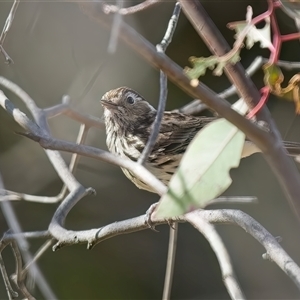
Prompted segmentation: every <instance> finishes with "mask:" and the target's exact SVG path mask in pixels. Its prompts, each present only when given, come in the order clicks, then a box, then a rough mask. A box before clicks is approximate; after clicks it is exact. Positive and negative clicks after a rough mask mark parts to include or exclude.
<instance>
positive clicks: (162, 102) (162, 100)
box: [138, 3, 181, 165]
mask: <svg viewBox="0 0 300 300" xmlns="http://www.w3.org/2000/svg"><path fill="white" fill-rule="evenodd" d="M180 11H181V8H180V5H179V3H176V4H175V8H174V11H173V14H172V17H171V19H170V21H169V24H168V27H167V30H166V33H165V36H164V37H163V39H162V41H161V43H160V44H159V45H157V46H156V49H157V52H158V53H165V51H166V49H167V47H168V46H169V44H170V43H171V41H172V37H173V35H174V32H175V29H176V26H177V22H178V19H179V15H180ZM167 95H168V89H167V76H166V75H165V73H164V72H163V71H160V95H159V102H158V109H157V114H156V117H155V120H154V123H153V125H152V126H153V128H152V130H151V133H150V136H149V139H148V141H147V144H146V146H145V148H144V150H143V152H142V154H141V156H140V158H139V160H138V162H139V163H140V164H141V165H143V164H145V162H146V160H147V159H148V157H149V155H150V153H151V152H152V149H153V147H154V145H155V142H156V140H157V137H158V134H159V129H160V125H161V121H162V119H163V116H164V111H165V107H166V101H167Z"/></svg>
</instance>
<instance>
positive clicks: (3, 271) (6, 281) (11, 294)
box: [0, 252, 18, 300]
mask: <svg viewBox="0 0 300 300" xmlns="http://www.w3.org/2000/svg"><path fill="white" fill-rule="evenodd" d="M0 270H1V274H2V277H3V281H4V285H5V289H6V292H7V295H8V299H9V300H12V299H13V298H16V297H18V293H17V292H16V291H14V290H13V288H12V286H11V284H10V281H9V278H8V275H7V272H6V268H5V265H4V261H3V258H2V255H1V252H0Z"/></svg>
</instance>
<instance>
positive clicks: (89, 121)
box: [44, 95, 105, 129]
mask: <svg viewBox="0 0 300 300" xmlns="http://www.w3.org/2000/svg"><path fill="white" fill-rule="evenodd" d="M44 113H45V114H46V117H47V118H48V119H49V118H54V117H56V116H59V115H66V116H68V117H69V118H71V119H73V120H75V121H77V122H80V123H83V124H85V125H86V126H88V127H95V128H99V129H105V125H104V122H103V121H101V120H100V119H99V118H97V117H95V116H91V115H86V114H82V113H80V112H78V111H76V110H74V109H73V108H72V107H70V97H69V96H67V95H65V96H64V97H63V99H62V103H61V104H57V105H55V106H52V107H49V108H45V109H44Z"/></svg>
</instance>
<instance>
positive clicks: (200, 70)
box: [185, 56, 218, 79]
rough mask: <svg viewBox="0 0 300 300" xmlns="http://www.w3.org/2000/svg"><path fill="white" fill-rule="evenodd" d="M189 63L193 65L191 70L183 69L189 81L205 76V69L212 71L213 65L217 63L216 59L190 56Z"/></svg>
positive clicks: (214, 57)
mask: <svg viewBox="0 0 300 300" xmlns="http://www.w3.org/2000/svg"><path fill="white" fill-rule="evenodd" d="M189 61H190V63H191V64H192V65H193V68H188V67H186V68H185V73H186V74H187V76H189V77H190V78H191V79H196V78H199V77H200V76H203V75H205V72H206V69H207V68H209V69H214V67H215V65H216V64H217V63H218V57H216V56H209V57H199V58H197V57H195V56H191V57H190V58H189Z"/></svg>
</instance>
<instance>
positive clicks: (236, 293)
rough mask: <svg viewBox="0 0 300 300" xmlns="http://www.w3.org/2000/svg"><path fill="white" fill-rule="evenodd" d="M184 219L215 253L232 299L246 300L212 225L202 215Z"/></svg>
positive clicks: (221, 242)
mask: <svg viewBox="0 0 300 300" xmlns="http://www.w3.org/2000/svg"><path fill="white" fill-rule="evenodd" d="M184 219H185V220H186V221H188V222H189V223H191V224H192V225H193V226H194V227H195V228H196V229H197V230H198V231H199V232H201V233H202V234H203V236H204V237H205V238H206V239H207V241H208V242H209V244H210V246H211V247H212V249H213V251H214V252H215V254H216V256H217V259H218V262H219V265H220V268H221V272H222V278H223V281H224V284H225V286H226V288H227V291H228V293H229V295H230V298H231V299H246V298H245V295H244V294H243V292H242V290H241V288H240V286H239V283H238V280H237V278H236V276H235V274H234V271H233V268H232V262H231V259H230V256H229V254H228V252H227V249H226V247H225V245H224V243H223V241H222V239H221V237H220V235H219V234H218V233H217V231H216V229H215V227H214V226H213V225H211V224H210V223H209V221H207V220H206V219H205V218H203V217H202V216H201V214H196V213H190V214H186V215H185V217H184Z"/></svg>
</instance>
